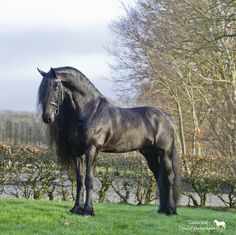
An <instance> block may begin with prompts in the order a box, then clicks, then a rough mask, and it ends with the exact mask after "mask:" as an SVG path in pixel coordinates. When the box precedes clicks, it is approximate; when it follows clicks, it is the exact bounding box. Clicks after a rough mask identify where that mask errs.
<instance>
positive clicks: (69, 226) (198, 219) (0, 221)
mask: <svg viewBox="0 0 236 235" xmlns="http://www.w3.org/2000/svg"><path fill="white" fill-rule="evenodd" d="M72 205H73V203H72V202H50V201H33V200H23V199H0V234H4V235H7V234H14V235H17V234H22V235H27V234H30V235H31V234H57V235H59V234H77V235H80V234H84V235H90V234H107V235H113V234H115V235H116V234H117V235H119V234H120V235H130V234H134V235H138V234H140V235H141V234H143V235H147V234H153V235H154V234H155V235H157V234H169V235H171V234H227V235H229V234H232V235H233V234H236V210H227V211H219V210H213V209H201V208H197V209H193V208H184V207H182V208H179V210H178V213H179V214H178V215H177V216H172V217H167V216H164V215H157V213H156V210H157V208H156V207H155V206H133V205H121V204H95V213H96V216H95V217H81V216H77V215H71V214H69V213H68V211H69V209H70V208H71V207H72ZM214 219H217V220H219V221H221V220H223V221H225V223H226V229H225V230H224V229H217V228H216V225H215V224H214V223H213V221H214Z"/></svg>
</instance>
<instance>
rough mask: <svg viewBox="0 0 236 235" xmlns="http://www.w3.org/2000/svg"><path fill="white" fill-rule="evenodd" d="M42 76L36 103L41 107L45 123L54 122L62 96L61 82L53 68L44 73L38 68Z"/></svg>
mask: <svg viewBox="0 0 236 235" xmlns="http://www.w3.org/2000/svg"><path fill="white" fill-rule="evenodd" d="M38 71H39V73H40V74H41V75H42V76H43V80H42V82H41V84H40V87H39V96H38V103H39V105H40V107H41V109H42V119H43V121H44V122H45V123H47V124H50V123H52V122H54V120H55V118H56V116H57V115H58V114H59V108H60V105H61V104H62V101H63V98H64V95H63V94H64V93H63V92H64V91H63V86H62V82H61V80H60V79H58V78H57V76H56V72H55V70H54V69H51V70H50V71H49V72H48V73H45V72H43V71H41V70H40V69H38Z"/></svg>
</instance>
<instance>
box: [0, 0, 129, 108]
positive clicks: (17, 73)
mask: <svg viewBox="0 0 236 235" xmlns="http://www.w3.org/2000/svg"><path fill="white" fill-rule="evenodd" d="M122 2H124V3H125V5H130V4H131V3H132V2H133V0H123V1H122ZM0 7H1V8H0V110H24V111H35V110H36V100H37V90H38V86H39V83H40V81H41V77H40V74H39V73H38V72H37V67H39V68H40V69H41V70H44V71H48V70H49V69H50V67H60V66H67V65H68V66H72V67H75V68H77V69H79V70H80V71H81V72H83V73H84V74H85V75H86V76H87V77H88V78H89V79H90V80H91V81H92V82H93V83H94V84H95V86H96V87H97V88H98V89H99V90H100V91H101V92H102V93H103V94H104V95H105V96H108V97H109V98H113V97H114V96H113V92H112V82H111V81H109V78H110V77H111V74H110V73H111V71H110V68H109V66H108V63H109V62H110V60H111V58H110V57H109V55H108V53H107V52H106V50H105V47H106V46H107V45H108V44H109V43H110V42H111V38H112V34H111V32H110V30H109V27H108V25H109V24H110V23H111V22H112V21H113V20H114V19H117V18H118V17H120V16H121V15H122V13H123V10H122V4H121V2H120V0H99V1H96V0H67V1H65V0H20V1H19V0H7V1H3V0H1V4H0Z"/></svg>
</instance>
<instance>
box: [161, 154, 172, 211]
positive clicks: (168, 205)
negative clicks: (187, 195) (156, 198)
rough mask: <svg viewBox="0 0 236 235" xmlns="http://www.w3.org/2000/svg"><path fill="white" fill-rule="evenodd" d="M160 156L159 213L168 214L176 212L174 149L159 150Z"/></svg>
mask: <svg viewBox="0 0 236 235" xmlns="http://www.w3.org/2000/svg"><path fill="white" fill-rule="evenodd" d="M159 152H160V153H159V156H160V171H159V174H158V186H159V190H160V198H161V197H162V198H163V199H162V200H161V202H162V203H160V209H159V213H166V214H167V215H172V214H176V203H175V200H174V188H173V187H174V180H175V173H174V169H173V164H172V160H173V159H172V157H173V156H172V151H169V150H159Z"/></svg>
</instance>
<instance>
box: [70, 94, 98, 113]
mask: <svg viewBox="0 0 236 235" xmlns="http://www.w3.org/2000/svg"><path fill="white" fill-rule="evenodd" d="M71 97H72V99H71V102H73V103H72V105H73V107H74V109H75V110H76V111H77V112H79V114H80V115H81V116H85V115H89V113H91V112H92V111H93V109H94V108H95V105H96V101H97V100H98V99H99V97H100V96H99V95H98V94H94V93H92V94H90V93H86V94H81V93H79V92H76V91H74V92H73V93H72V96H71Z"/></svg>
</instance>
